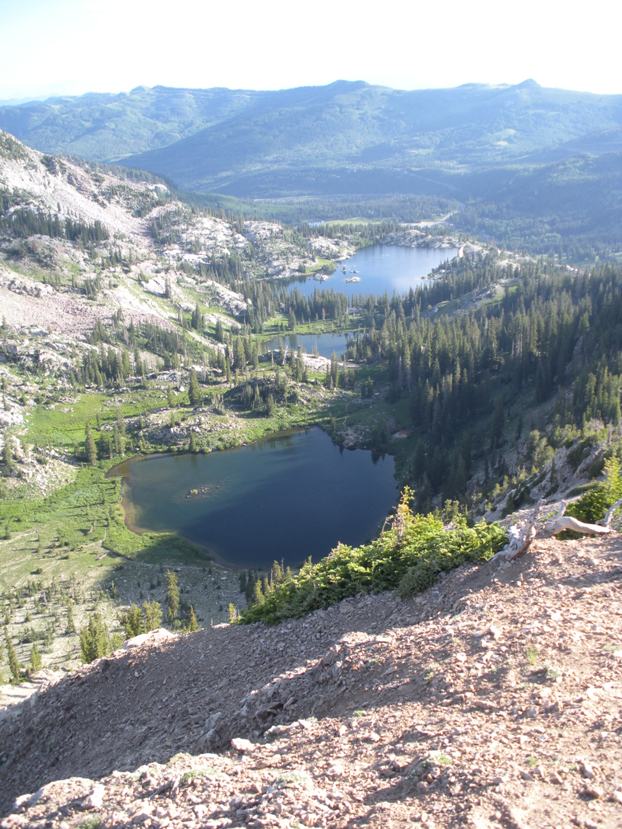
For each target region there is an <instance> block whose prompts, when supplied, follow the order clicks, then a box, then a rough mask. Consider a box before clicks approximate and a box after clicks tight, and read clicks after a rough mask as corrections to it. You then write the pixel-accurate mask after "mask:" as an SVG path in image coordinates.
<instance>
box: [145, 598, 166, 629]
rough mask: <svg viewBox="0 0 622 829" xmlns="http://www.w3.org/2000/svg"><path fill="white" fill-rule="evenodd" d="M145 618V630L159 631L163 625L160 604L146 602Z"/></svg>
mask: <svg viewBox="0 0 622 829" xmlns="http://www.w3.org/2000/svg"><path fill="white" fill-rule="evenodd" d="M143 617H144V625H145V630H146V631H149V630H157V628H159V627H160V626H161V625H162V606H161V604H160V602H156V601H153V602H144V603H143Z"/></svg>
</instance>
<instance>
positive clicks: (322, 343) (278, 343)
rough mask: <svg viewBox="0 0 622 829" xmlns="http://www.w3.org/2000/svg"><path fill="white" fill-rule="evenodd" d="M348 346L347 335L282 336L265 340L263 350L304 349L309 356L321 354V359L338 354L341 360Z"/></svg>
mask: <svg viewBox="0 0 622 829" xmlns="http://www.w3.org/2000/svg"><path fill="white" fill-rule="evenodd" d="M347 345H348V335H347V334H281V335H280V336H278V337H270V339H269V340H265V341H264V343H263V346H262V348H263V349H265V351H273V350H276V349H282V348H287V349H288V350H289V351H297V350H298V349H299V348H302V350H303V351H304V352H306V353H307V354H319V355H320V357H332V356H333V354H336V355H337V357H339V358H341V357H342V355H343V354H345V351H346V347H347Z"/></svg>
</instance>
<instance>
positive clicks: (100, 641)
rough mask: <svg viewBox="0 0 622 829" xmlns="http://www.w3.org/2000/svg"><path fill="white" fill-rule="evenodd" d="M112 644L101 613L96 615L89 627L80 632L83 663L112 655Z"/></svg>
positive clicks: (92, 617)
mask: <svg viewBox="0 0 622 829" xmlns="http://www.w3.org/2000/svg"><path fill="white" fill-rule="evenodd" d="M111 648H112V643H111V641H110V634H109V633H108V628H107V627H106V623H105V622H104V620H103V619H102V617H101V616H100V614H99V613H94V614H93V615H92V616H91V618H90V620H89V623H88V624H87V625H85V626H84V627H83V628H81V630H80V651H81V653H82V661H83V662H87V663H88V662H93V660H94V659H99V657H101V656H106V655H107V654H109V653H110V650H111Z"/></svg>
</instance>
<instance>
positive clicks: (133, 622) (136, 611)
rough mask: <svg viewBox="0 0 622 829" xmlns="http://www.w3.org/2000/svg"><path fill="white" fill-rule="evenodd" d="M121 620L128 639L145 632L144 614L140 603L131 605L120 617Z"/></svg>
mask: <svg viewBox="0 0 622 829" xmlns="http://www.w3.org/2000/svg"><path fill="white" fill-rule="evenodd" d="M119 622H120V623H121V627H122V628H123V631H124V633H125V636H126V638H127V639H131V638H132V637H133V636H138V635H139V634H141V633H144V632H145V626H144V622H143V614H142V613H141V610H140V608H139V607H138V605H135V604H132V605H130V606H129V607H128V609H127V610H125V611H124V612H123V613H122V614H121V616H120V617H119Z"/></svg>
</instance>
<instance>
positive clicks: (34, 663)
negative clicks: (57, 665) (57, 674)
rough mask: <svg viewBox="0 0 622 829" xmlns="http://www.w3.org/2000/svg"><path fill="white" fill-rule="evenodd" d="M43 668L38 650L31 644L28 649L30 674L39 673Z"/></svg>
mask: <svg viewBox="0 0 622 829" xmlns="http://www.w3.org/2000/svg"><path fill="white" fill-rule="evenodd" d="M42 666H43V661H42V659H41V653H40V651H39V648H38V647H37V643H36V642H33V643H32V648H31V649H30V673H35V671H40V670H41V668H42Z"/></svg>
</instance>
